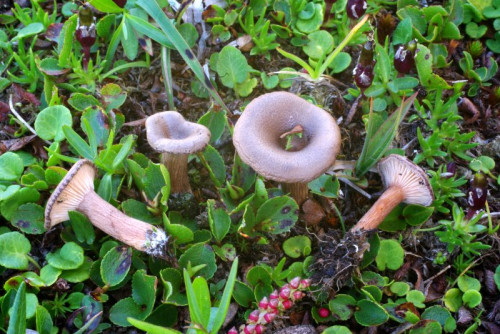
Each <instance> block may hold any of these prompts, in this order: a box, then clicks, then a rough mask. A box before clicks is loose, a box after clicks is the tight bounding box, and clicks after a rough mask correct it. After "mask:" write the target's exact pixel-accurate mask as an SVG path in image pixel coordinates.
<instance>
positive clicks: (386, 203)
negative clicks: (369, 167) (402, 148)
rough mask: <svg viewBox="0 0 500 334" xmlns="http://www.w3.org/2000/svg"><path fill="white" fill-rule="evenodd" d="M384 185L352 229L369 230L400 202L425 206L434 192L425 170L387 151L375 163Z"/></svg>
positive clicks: (428, 203)
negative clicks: (383, 188)
mask: <svg viewBox="0 0 500 334" xmlns="http://www.w3.org/2000/svg"><path fill="white" fill-rule="evenodd" d="M378 168H379V171H380V175H381V177H382V182H383V183H384V186H385V187H386V188H387V189H386V190H385V191H384V193H383V194H382V196H380V198H379V199H378V200H377V201H376V202H375V204H373V206H372V207H371V208H370V210H368V212H367V213H366V214H365V215H364V216H363V217H362V218H361V220H360V221H359V222H358V223H357V224H356V225H355V226H353V228H352V231H356V230H360V229H364V230H372V229H375V228H377V226H378V225H379V224H380V223H381V222H382V221H383V220H384V218H385V217H387V215H388V214H389V213H390V212H391V211H392V209H394V208H395V207H396V205H398V204H399V203H401V202H405V203H408V204H419V205H424V206H429V205H430V204H431V203H432V201H433V199H434V195H433V192H432V188H431V186H430V184H429V180H428V178H427V175H426V174H425V172H424V171H423V170H422V169H421V168H420V167H418V166H417V165H415V164H414V163H413V162H411V161H410V160H408V159H407V158H405V157H402V156H400V155H396V154H391V155H389V156H388V157H386V158H384V159H382V160H381V161H380V162H379V165H378Z"/></svg>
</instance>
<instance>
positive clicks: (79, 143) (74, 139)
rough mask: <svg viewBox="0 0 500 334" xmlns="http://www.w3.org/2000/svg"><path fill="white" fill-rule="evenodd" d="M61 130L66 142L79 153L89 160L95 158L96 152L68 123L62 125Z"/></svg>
mask: <svg viewBox="0 0 500 334" xmlns="http://www.w3.org/2000/svg"><path fill="white" fill-rule="evenodd" d="M62 130H63V133H64V136H65V137H66V140H67V141H68V143H69V144H70V145H71V146H72V147H73V148H74V149H75V150H76V152H77V153H78V154H79V155H81V156H82V157H84V158H85V159H89V160H91V161H94V160H95V158H96V155H97V152H95V151H92V149H91V148H90V146H89V144H87V143H86V142H85V140H83V138H82V137H80V135H79V134H78V133H76V131H75V130H73V129H72V128H71V127H70V126H68V125H64V126H63V128H62Z"/></svg>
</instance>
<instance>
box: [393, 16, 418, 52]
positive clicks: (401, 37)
mask: <svg viewBox="0 0 500 334" xmlns="http://www.w3.org/2000/svg"><path fill="white" fill-rule="evenodd" d="M412 34H413V27H412V22H411V19H410V18H409V17H406V18H404V19H403V20H401V21H400V22H399V23H398V26H397V27H396V30H394V32H393V34H392V44H394V45H397V44H406V43H408V42H409V41H410V40H411V37H412Z"/></svg>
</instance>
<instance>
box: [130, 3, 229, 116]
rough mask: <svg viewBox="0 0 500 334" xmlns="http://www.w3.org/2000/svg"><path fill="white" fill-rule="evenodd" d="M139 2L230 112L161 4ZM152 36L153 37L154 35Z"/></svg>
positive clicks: (206, 86) (217, 100)
mask: <svg viewBox="0 0 500 334" xmlns="http://www.w3.org/2000/svg"><path fill="white" fill-rule="evenodd" d="M137 4H138V5H139V6H140V7H141V8H142V9H144V10H145V11H146V12H147V13H148V14H149V16H151V17H152V18H153V19H154V20H155V21H156V23H158V24H159V25H160V28H161V30H163V32H164V33H165V35H166V37H167V38H168V39H169V40H170V41H171V42H172V44H173V45H174V46H175V48H176V49H177V51H179V53H180V55H181V57H182V58H183V59H184V61H185V62H186V64H188V65H189V67H190V68H191V70H192V71H193V73H194V74H195V75H196V77H197V78H198V80H200V81H201V82H202V83H203V85H204V86H205V88H207V89H208V91H209V93H210V95H212V97H213V98H214V100H215V102H217V104H219V105H220V106H221V107H222V108H223V109H224V110H225V111H226V112H227V113H230V111H229V109H228V108H227V106H226V104H225V103H224V101H222V99H221V97H220V96H219V94H218V93H217V91H216V90H215V88H214V86H213V85H212V82H210V79H209V78H208V77H207V76H206V75H205V72H204V71H203V67H202V66H201V64H200V62H199V61H198V59H196V57H195V55H194V53H193V51H192V50H191V48H190V47H189V46H188V45H187V43H186V41H185V40H184V38H182V36H181V34H180V33H179V32H178V31H177V29H176V28H175V26H174V24H173V23H172V21H170V19H169V18H168V17H167V16H166V15H165V13H164V12H163V11H162V10H161V8H160V6H158V4H157V3H156V1H151V0H138V1H137ZM150 37H151V38H152V36H150ZM165 46H168V45H165Z"/></svg>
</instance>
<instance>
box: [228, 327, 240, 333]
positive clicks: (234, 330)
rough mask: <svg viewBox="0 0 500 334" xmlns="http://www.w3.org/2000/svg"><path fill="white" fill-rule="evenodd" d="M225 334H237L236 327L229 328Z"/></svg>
mask: <svg viewBox="0 0 500 334" xmlns="http://www.w3.org/2000/svg"><path fill="white" fill-rule="evenodd" d="M227 334H238V331H237V330H236V327H233V328H231V329H230V330H229V331H228V332H227Z"/></svg>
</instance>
